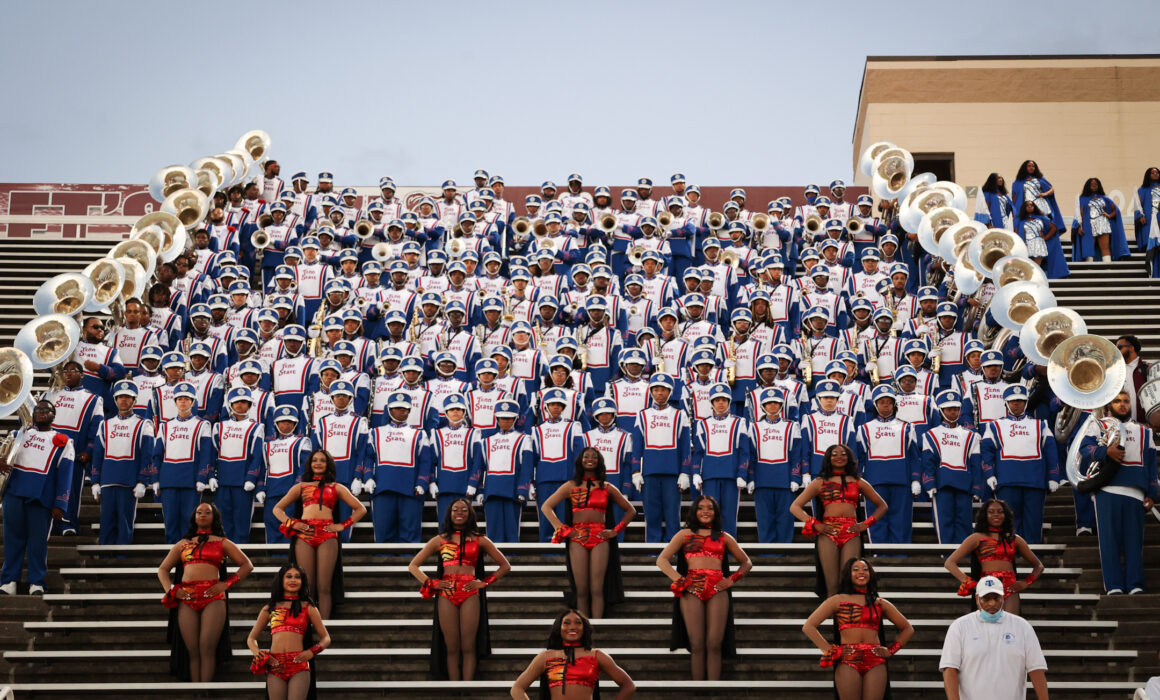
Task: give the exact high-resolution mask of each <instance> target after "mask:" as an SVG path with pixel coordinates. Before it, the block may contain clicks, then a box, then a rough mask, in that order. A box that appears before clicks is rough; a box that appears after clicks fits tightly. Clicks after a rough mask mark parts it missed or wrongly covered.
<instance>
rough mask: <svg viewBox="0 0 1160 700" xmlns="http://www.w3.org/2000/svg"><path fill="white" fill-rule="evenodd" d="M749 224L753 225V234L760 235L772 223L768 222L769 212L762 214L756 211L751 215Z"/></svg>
mask: <svg viewBox="0 0 1160 700" xmlns="http://www.w3.org/2000/svg"><path fill="white" fill-rule="evenodd" d="M750 225H751V226H752V227H753V232H754V233H755V234H757V235H761V234H763V233H765V232H766V231H767V230H769V227H770V226H771V225H772V223H771V222H770V219H769V214H762V213H761V212H758V213H756V214H754V215H753V220H752V221H751V222H750Z"/></svg>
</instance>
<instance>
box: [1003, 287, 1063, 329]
mask: <svg viewBox="0 0 1160 700" xmlns="http://www.w3.org/2000/svg"><path fill="white" fill-rule="evenodd" d="M1058 305H1059V304H1058V303H1057V302H1056V301H1055V295H1054V294H1052V293H1051V290H1050V289H1048V288H1047V287H1044V286H1040V285H1038V284H1035V283H1034V282H1012V283H1011V284H1008V285H1007V286H1006V287H1001V288H1000V289H999V290H997V291H996V292H995V296H994V297H992V298H991V304H990V307H989V308H990V310H991V316H992V317H994V319H995V323H998V324H999V325H1000V326H1002V327H1003V328H1006V329H1007V330H1009V331H1011V332H1013V333H1018V332H1019V329H1020V327H1021V326H1022V325H1023V324H1024V323H1027V320H1028V319H1030V318H1031V317H1032V316H1034V315H1035V314H1036V312H1039V311H1042V310H1043V309H1052V308H1055V307H1056V306H1058Z"/></svg>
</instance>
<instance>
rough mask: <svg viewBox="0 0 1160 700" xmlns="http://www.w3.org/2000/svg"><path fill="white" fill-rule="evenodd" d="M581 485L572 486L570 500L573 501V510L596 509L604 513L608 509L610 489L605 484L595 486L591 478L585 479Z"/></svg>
mask: <svg viewBox="0 0 1160 700" xmlns="http://www.w3.org/2000/svg"><path fill="white" fill-rule="evenodd" d="M584 481H585V483H584V484H583V485H581V486H574V487H572V494H571V496H569V500H571V501H572V512H573V513H575V512H576V511H579V510H594V511H596V512H598V513H603V512H604V511H606V510H608V490H607V489H605V488H604V487H603V486H593V483H594V482H593V481H592V480H591V479H585V480H584Z"/></svg>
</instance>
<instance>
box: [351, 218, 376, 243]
mask: <svg viewBox="0 0 1160 700" xmlns="http://www.w3.org/2000/svg"><path fill="white" fill-rule="evenodd" d="M374 232H375V224H374V222H372V221H371V220H370V219H359V220H358V221H356V222H355V225H354V235H356V236H358V239H359V240H360V241H363V240H366V239H367V238H369V237H370V235H371V234H372V233H374Z"/></svg>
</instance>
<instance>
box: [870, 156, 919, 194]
mask: <svg viewBox="0 0 1160 700" xmlns="http://www.w3.org/2000/svg"><path fill="white" fill-rule="evenodd" d="M913 173H914V157H913V156H911V155H910V152H909V151H906V150H904V149H901V148H887V149H885V150H883V151H881V152H880V153H879V154H878V156H877V157H876V158H875V159H874V170H873V175H872V176H871V180H870V189H871V191H872V192H873V193H874V195H875V196H877V197H878V198H879V199H896V198H897V197H898V196H899V195H900V194H902V191H903V189H904V188H905V187H906V183H907V182H908V181H909V180H910V176H911V175H912V174H913Z"/></svg>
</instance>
